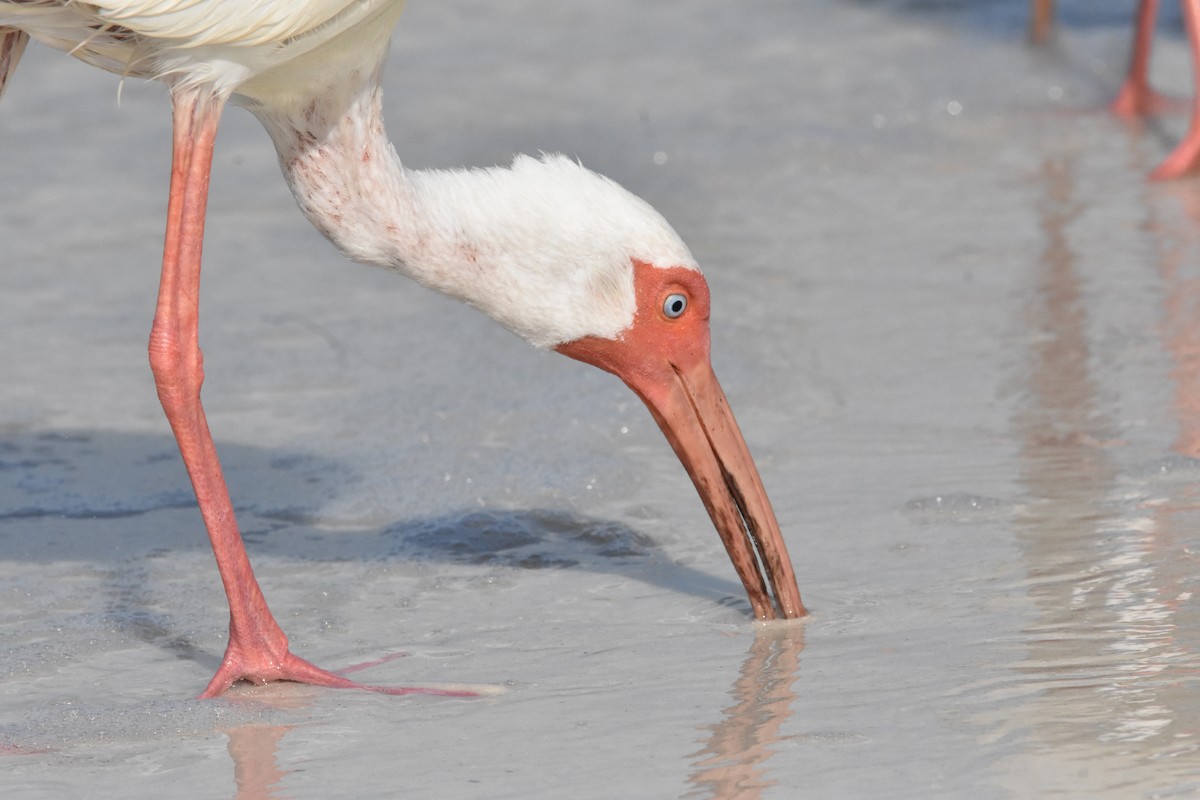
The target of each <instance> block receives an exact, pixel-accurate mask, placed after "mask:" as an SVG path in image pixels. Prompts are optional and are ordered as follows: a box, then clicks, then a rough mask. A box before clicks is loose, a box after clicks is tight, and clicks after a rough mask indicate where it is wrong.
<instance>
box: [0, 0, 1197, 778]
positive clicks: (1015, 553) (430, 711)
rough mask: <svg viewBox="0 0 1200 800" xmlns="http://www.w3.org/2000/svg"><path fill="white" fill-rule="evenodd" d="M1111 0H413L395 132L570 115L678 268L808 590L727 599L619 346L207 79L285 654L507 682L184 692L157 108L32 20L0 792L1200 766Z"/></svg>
mask: <svg viewBox="0 0 1200 800" xmlns="http://www.w3.org/2000/svg"><path fill="white" fill-rule="evenodd" d="M1132 5H1133V3H1132V1H1131V2H1129V3H1123V2H1120V3H1119V2H1115V0H1114V2H1090V1H1085V0H1075V1H1074V2H1072V1H1071V0H1061V1H1060V6H1061V7H1062V12H1063V15H1064V17H1065V18H1066V20H1067V22H1068V24H1067V26H1066V27H1065V28H1064V29H1063V30H1061V31H1060V33H1059V36H1058V40H1057V44H1056V45H1055V47H1054V48H1052V49H1050V50H1048V51H1034V50H1031V49H1029V48H1028V47H1026V46H1025V45H1024V41H1023V38H1022V36H1023V32H1022V29H1021V25H1022V20H1023V16H1022V15H1023V12H1024V3H1018V2H1012V3H1007V4H1006V3H1002V2H1000V1H999V0H994V1H992V2H979V3H966V2H949V1H947V2H919V3H913V2H901V1H900V0H895V1H894V2H865V1H864V2H855V3H833V2H823V3H788V2H763V3H757V4H755V5H754V7H753V10H752V11H750V12H746V11H743V10H741V9H742V7H740V6H739V7H737V8H735V7H734V6H733V5H732V4H727V3H725V4H718V3H707V2H705V3H702V4H700V5H699V6H696V7H695V11H694V12H693V13H691V14H689V15H686V19H683V18H681V17H682V16H684V15H681V14H680V13H679V11H678V10H677V9H673V8H672V9H669V10H668V8H667V7H664V8H662V9H658V8H644V7H643V4H634V3H617V4H612V3H610V4H606V5H605V6H604V8H603V9H601V8H599V7H592V6H589V7H587V8H584V7H578V8H574V7H572V8H567V9H563V10H556V11H553V12H547V11H546V9H545V8H544V7H543V4H535V3H533V2H521V3H517V4H506V5H505V7H504V8H503V10H500V9H498V8H497V7H496V6H495V4H485V3H479V2H456V3H449V4H433V3H428V2H415V1H414V2H413V3H412V4H411V7H410V8H409V9H408V10H407V11H406V16H405V19H404V20H403V22H402V26H401V29H400V34H399V36H398V38H397V40H396V43H395V46H394V48H393V54H392V58H391V60H390V62H389V75H388V78H387V86H388V94H387V115H388V118H389V121H390V128H391V133H392V137H393V139H394V141H395V142H396V145H397V149H398V150H399V152H400V153H401V155H402V156H403V157H404V158H405V159H406V160H407V161H408V162H409V163H410V164H411V165H412V166H419V167H426V166H435V167H443V166H453V165H457V164H462V163H471V164H490V163H497V162H504V161H506V160H507V159H509V158H510V156H511V154H512V153H514V152H518V151H526V152H535V151H538V150H546V151H553V150H562V151H564V152H568V153H570V154H572V155H576V156H578V157H579V158H580V159H581V160H582V161H583V162H584V163H585V164H587V165H589V166H591V167H593V168H595V169H597V170H599V171H601V172H604V173H606V174H609V175H611V176H613V177H614V178H616V179H618V180H619V181H621V182H622V183H624V184H625V185H626V186H628V187H630V188H631V189H633V190H634V191H636V192H637V193H639V194H641V195H642V196H644V197H646V198H647V199H648V200H650V201H651V202H652V203H654V204H655V205H656V206H657V207H658V208H659V209H660V210H661V211H663V213H664V214H665V215H666V216H667V217H668V219H670V220H672V222H673V223H674V224H675V226H676V227H677V228H678V229H679V231H680V232H681V233H682V234H683V236H684V238H685V239H686V240H687V241H688V242H689V243H690V245H691V247H692V249H693V251H694V252H695V254H696V256H697V258H698V260H699V261H700V263H701V264H702V265H704V266H705V269H706V274H707V275H708V277H709V280H710V283H711V285H712V287H713V293H714V298H715V308H714V321H713V328H714V333H713V336H714V363H715V367H716V370H717V373H718V374H719V375H720V376H721V378H722V381H723V382H724V385H725V389H726V391H727V393H728V395H729V397H730V401H731V403H732V405H733V407H734V409H735V411H736V412H737V414H738V418H739V421H740V422H741V426H742V428H743V430H744V431H745V433H746V436H747V439H748V441H749V443H750V446H751V449H752V450H753V452H754V453H755V454H756V458H757V460H758V463H759V467H760V470H761V471H762V473H763V475H764V480H765V481H766V483H767V487H768V489H769V491H770V493H771V496H772V500H773V502H774V504H775V507H776V510H777V512H778V514H779V517H780V521H781V523H782V525H783V527H784V530H785V533H786V535H787V536H788V539H789V543H790V547H791V550H792V555H793V557H794V559H795V562H796V567H797V572H798V575H799V578H800V585H801V590H802V592H803V593H804V596H805V600H806V602H807V603H808V604H809V606H810V608H811V610H812V612H813V614H812V617H811V618H810V619H808V620H807V621H805V622H804V623H802V624H798V625H755V624H753V623H751V622H750V621H749V616H748V605H747V603H746V601H745V599H744V598H743V597H742V595H741V589H740V587H739V585H738V584H737V582H736V579H735V577H734V575H733V573H732V570H731V569H730V567H729V565H728V563H727V560H726V558H725V556H724V552H723V550H722V549H721V547H720V544H719V542H718V540H717V537H716V536H715V535H714V534H713V533H712V531H711V528H710V525H709V523H708V521H707V519H706V517H705V515H704V511H703V508H702V506H701V505H700V503H699V502H698V500H697V498H696V497H695V494H694V491H693V489H692V488H691V486H690V483H689V481H688V479H687V476H686V475H685V474H684V473H683V471H682V470H681V469H680V468H679V466H678V464H677V463H676V462H675V460H674V458H673V456H672V454H671V452H670V450H669V448H668V447H667V446H666V444H665V442H664V441H662V439H661V436H660V435H659V434H658V432H657V430H656V429H655V427H654V425H653V422H652V421H651V420H650V419H649V417H648V415H647V414H646V413H645V411H644V410H643V409H642V407H641V405H640V403H639V402H638V401H637V399H636V398H635V397H633V396H632V395H630V394H629V393H628V392H627V391H626V390H625V389H623V387H621V386H620V385H619V384H618V382H616V381H615V380H613V379H612V378H610V377H609V376H606V375H603V374H601V373H599V372H596V371H594V370H589V369H587V368H584V367H581V366H579V365H576V364H572V363H570V362H568V361H567V360H566V359H561V358H558V357H557V356H553V355H548V354H540V353H535V352H532V351H530V350H529V349H528V348H527V347H526V346H524V345H523V344H522V343H521V342H519V341H517V340H516V339H515V338H514V337H511V336H509V335H507V334H504V333H502V332H501V331H499V330H498V329H497V328H496V326H494V325H493V324H492V323H490V322H488V321H487V320H486V319H483V318H481V317H479V316H478V315H476V314H475V313H474V312H472V311H470V310H469V309H465V308H461V307H459V306H457V305H456V304H454V303H452V302H450V301H447V300H444V299H442V298H439V297H436V296H433V295H431V294H430V293H428V292H425V291H424V290H421V289H418V288H417V287H415V286H413V285H411V284H409V283H406V282H404V281H402V280H397V279H396V278H395V277H393V276H391V275H388V274H385V273H383V272H379V271H374V270H370V269H367V268H363V267H357V266H353V265H348V264H345V263H342V262H341V261H340V260H339V258H338V257H337V256H336V255H335V254H333V253H332V251H331V249H330V248H329V247H328V245H327V244H325V243H324V242H323V241H322V240H321V239H320V238H319V236H318V235H317V234H316V233H315V232H313V231H311V230H310V229H309V228H308V227H307V223H306V222H305V221H304V220H303V219H302V218H301V216H300V215H299V214H298V213H297V212H296V210H295V208H294V204H293V203H292V201H291V198H290V197H289V196H288V193H287V190H286V188H285V187H284V185H283V182H282V181H281V180H280V179H279V177H278V174H277V172H278V171H277V167H276V165H275V160H274V154H273V152H272V151H271V149H270V145H269V142H268V141H267V139H266V137H265V136H264V135H263V133H262V132H261V130H259V129H258V127H257V123H255V122H254V120H253V119H251V118H250V117H249V116H248V115H246V114H244V113H240V112H232V113H230V114H229V115H228V117H227V120H226V123H225V128H224V130H223V132H222V137H221V140H220V141H219V142H218V155H217V163H216V165H215V169H214V179H213V196H212V199H211V203H210V207H211V213H210V227H209V234H208V238H207V240H206V276H205V293H206V296H205V305H204V321H203V331H202V335H203V337H204V346H205V351H206V370H207V375H208V378H207V381H206V385H205V398H206V405H207V408H208V411H209V417H210V422H211V423H212V427H213V429H214V431H215V432H216V435H217V438H218V445H219V447H220V449H221V452H222V456H223V459H224V461H225V465H226V471H227V474H228V477H229V480H230V483H231V486H232V490H233V494H234V498H235V503H236V504H237V506H238V509H239V512H240V514H241V519H242V525H243V529H244V530H245V535H246V539H247V542H248V546H249V548H250V550H251V554H252V558H253V559H254V561H255V564H256V568H257V569H258V571H259V573H260V578H261V580H262V582H263V584H264V588H265V590H266V593H267V596H268V598H269V599H270V601H271V603H272V606H273V608H274V610H275V612H276V614H277V615H278V616H279V618H280V620H281V621H282V623H283V625H284V627H285V628H286V629H287V630H288V632H289V634H290V636H291V637H292V642H293V645H294V647H295V649H296V650H297V651H298V652H299V653H300V654H302V655H304V656H305V657H308V658H311V659H313V660H314V661H316V662H318V663H320V664H322V665H325V666H329V667H334V668H341V667H346V666H350V665H354V664H360V663H364V662H374V661H377V660H381V659H385V661H384V662H383V663H380V664H378V665H376V666H373V667H370V668H368V669H365V670H363V671H361V672H359V673H355V677H357V678H360V679H362V680H364V681H368V682H371V683H376V684H383V685H408V684H414V685H428V684H433V683H455V684H483V685H486V686H490V687H498V688H499V689H502V690H503V692H502V693H501V694H497V695H494V696H488V697H486V698H481V699H476V700H452V699H443V698H429V697H415V698H391V697H382V696H379V695H375V694H368V693H359V692H335V691H318V690H313V689H309V688H306V687H300V686H291V685H278V686H271V687H267V688H262V689H255V688H238V689H236V690H234V691H232V692H230V693H229V694H228V695H227V696H226V697H225V698H223V699H221V700H218V701H211V702H198V701H195V700H192V699H190V698H191V697H192V696H193V695H194V694H196V693H197V692H199V691H200V690H201V689H202V688H203V686H204V684H205V682H206V681H207V679H208V677H209V675H210V674H211V672H212V671H213V670H214V669H215V667H216V664H217V661H218V659H219V656H220V654H221V652H222V650H223V647H224V636H225V630H224V624H225V621H226V611H225V606H224V598H223V596H222V594H221V591H220V587H219V583H218V581H217V578H216V571H215V569H214V568H213V566H212V563H211V555H210V554H209V552H208V549H207V544H206V541H205V538H204V536H203V533H202V530H201V527H200V521H199V516H198V514H197V513H196V511H195V509H194V508H193V505H192V501H191V499H190V494H189V490H188V487H187V483H186V478H185V476H184V474H183V471H182V468H181V466H180V465H179V464H178V458H177V456H176V455H175V451H174V445H173V443H172V442H171V440H170V437H169V434H168V431H167V428H166V425H165V423H164V422H163V421H162V420H161V411H160V410H159V408H158V405H157V401H156V399H155V395H154V390H153V387H152V384H151V381H150V376H149V370H148V369H147V368H146V365H145V349H144V346H145V338H146V333H147V330H148V324H149V319H150V315H151V309H152V307H153V300H154V294H155V288H156V287H155V277H156V269H157V261H158V258H159V255H160V253H159V248H160V247H161V242H160V236H161V226H162V208H161V206H162V201H163V200H164V199H165V195H166V172H167V164H168V157H169V152H168V151H169V142H170V138H169V130H168V124H169V115H168V113H167V106H166V102H165V98H164V97H163V93H162V91H161V90H160V89H158V88H157V87H153V86H147V85H143V84H138V83H135V82H129V83H127V84H126V85H125V86H124V88H123V90H122V95H121V99H120V102H119V103H118V102H117V92H116V86H117V82H116V80H115V79H113V78H111V77H110V76H106V75H103V74H101V73H99V72H94V71H91V70H89V69H87V68H85V67H82V66H80V65H77V64H75V63H74V62H72V61H71V60H70V59H67V58H64V57H62V56H60V55H58V54H54V53H48V52H45V51H44V50H40V49H37V48H31V52H30V53H29V54H28V55H27V57H26V62H23V63H22V65H21V68H20V70H19V71H18V73H17V77H16V80H14V82H13V84H12V86H11V87H10V91H9V94H8V95H7V96H6V97H5V98H4V102H3V104H0V150H2V151H3V152H4V153H5V154H7V155H6V156H5V157H2V158H0V182H2V184H3V185H4V186H6V187H20V192H19V193H13V192H10V193H8V198H7V199H6V200H5V201H3V202H2V203H0V241H3V242H4V251H5V257H4V261H5V265H4V270H3V271H2V272H0V341H2V342H4V347H3V350H0V370H2V373H0V374H3V375H4V376H5V380H4V381H3V382H0V553H2V554H3V559H2V560H0V576H2V577H0V592H2V593H3V602H2V603H0V748H2V749H3V750H5V751H6V753H5V754H3V755H0V758H3V760H4V769H2V770H0V792H3V794H4V796H5V797H6V798H27V797H28V798H33V797H48V796H79V795H82V794H86V795H87V796H88V797H96V798H105V797H122V798H124V797H143V796H144V797H159V796H164V795H167V796H171V797H181V798H186V797H214V796H230V797H240V798H325V797H331V796H352V797H391V796H396V795H398V794H401V793H408V794H411V795H414V796H418V797H420V796H436V797H453V798H459V797H461V798H468V797H489V798H492V797H518V796H519V797H528V796H547V797H551V796H553V797H558V796H563V795H564V794H566V793H568V792H570V793H571V794H572V796H578V797H597V798H600V797H614V796H630V797H696V798H711V797H741V798H757V797H763V798H775V797H777V798H783V797H789V798H790V797H797V796H800V797H808V796H812V797H879V796H884V797H894V798H907V797H912V798H968V797H969V798H1023V797H1039V796H1046V795H1054V796H1063V797H1088V798H1093V797H1100V798H1128V797H1180V796H1194V795H1197V794H1200V605H1198V600H1197V597H1196V596H1195V595H1196V593H1197V591H1198V589H1200V532H1198V527H1197V526H1198V524H1200V460H1198V459H1200V366H1198V364H1200V361H1198V359H1200V326H1198V325H1197V323H1196V322H1195V320H1196V319H1200V316H1198V315H1197V311H1200V308H1198V306H1200V266H1198V265H1200V258H1198V256H1200V183H1197V182H1196V181H1194V180H1189V181H1181V182H1177V183H1174V184H1169V185H1151V184H1148V183H1146V182H1145V181H1144V180H1143V175H1144V174H1145V173H1146V172H1147V171H1148V170H1149V169H1150V168H1152V167H1153V166H1154V164H1155V163H1156V162H1157V160H1158V159H1160V158H1161V157H1162V156H1163V155H1165V153H1166V152H1167V150H1168V149H1169V147H1170V145H1171V144H1172V143H1173V142H1174V141H1175V140H1176V139H1177V138H1178V136H1179V135H1180V134H1181V132H1182V130H1183V128H1184V126H1185V125H1186V117H1185V116H1183V115H1180V116H1168V117H1165V118H1163V119H1161V120H1156V121H1154V122H1152V123H1148V124H1146V125H1142V126H1126V125H1123V124H1121V123H1118V122H1116V121H1114V120H1112V119H1111V118H1109V117H1108V116H1107V115H1106V114H1104V113H1103V104H1104V103H1105V102H1106V100H1107V99H1108V98H1109V97H1110V96H1111V94H1112V93H1113V91H1114V90H1115V88H1116V86H1117V84H1118V83H1119V81H1120V78H1121V73H1122V69H1123V64H1124V60H1125V58H1126V51H1127V44H1128V41H1127V40H1128V35H1129V31H1128V29H1127V24H1126V21H1125V14H1126V12H1127V11H1128V12H1130V13H1131V8H1132ZM1165 5H1167V6H1170V5H1171V4H1169V3H1168V4H1165ZM1126 6H1128V7H1129V8H1128V9H1126ZM1170 15H1174V16H1172V17H1171V18H1172V19H1174V20H1176V21H1177V19H1178V17H1177V14H1176V12H1174V11H1173V10H1171V11H1170ZM1170 26H1171V21H1170V20H1168V23H1167V24H1166V29H1165V30H1164V32H1163V34H1164V35H1163V36H1162V37H1161V38H1160V42H1159V47H1158V50H1157V55H1156V62H1155V76H1156V80H1157V82H1158V83H1159V85H1160V86H1161V87H1162V88H1164V89H1167V90H1170V91H1174V92H1176V93H1179V94H1186V93H1187V92H1188V91H1189V90H1190V87H1189V86H1188V84H1187V75H1188V57H1187V52H1186V50H1185V49H1184V47H1183V43H1182V41H1181V40H1180V38H1179V36H1178V33H1177V31H1172V30H1171V29H1170ZM548 76H550V77H548ZM551 78H552V79H551ZM400 655H402V657H395V658H392V657H393V656H400Z"/></svg>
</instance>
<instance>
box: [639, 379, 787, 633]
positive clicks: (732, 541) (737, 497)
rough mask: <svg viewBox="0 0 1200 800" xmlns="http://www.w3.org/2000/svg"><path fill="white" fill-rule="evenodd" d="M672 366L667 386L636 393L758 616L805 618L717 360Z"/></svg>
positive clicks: (777, 525) (760, 480)
mask: <svg viewBox="0 0 1200 800" xmlns="http://www.w3.org/2000/svg"><path fill="white" fill-rule="evenodd" d="M674 372H675V374H674V380H673V381H672V382H671V383H670V386H669V387H663V386H660V387H658V389H659V390H658V391H655V392H653V396H647V395H646V394H642V393H641V392H639V394H640V395H641V396H642V399H643V401H644V402H645V403H646V406H647V407H648V408H649V409H650V413H651V414H652V415H653V416H654V419H655V421H656V422H657V423H658V426H659V427H660V428H661V429H662V432H663V433H664V434H665V435H666V437H667V440H668V441H670V443H671V447H672V448H673V449H674V450H675V454H676V455H677V456H679V460H680V461H682V462H683V466H684V468H685V469H686V470H687V472H688V474H689V475H690V476H691V478H692V482H693V483H694V484H695V485H696V490H697V491H698V492H699V493H700V498H701V499H702V500H703V501H704V507H705V508H707V509H708V514H709V516H710V517H712V521H713V524H714V525H715V526H716V528H717V533H719V534H720V536H721V541H722V542H724V544H725V549H726V550H727V551H728V553H729V558H730V560H732V561H733V566H734V569H735V570H737V574H738V577H739V578H741V580H742V584H743V585H744V586H745V587H746V593H747V595H749V598H750V605H751V606H752V607H753V609H754V615H755V616H756V617H758V618H759V619H764V620H765V619H778V618H781V617H782V618H784V619H794V618H796V617H802V616H804V615H805V613H806V612H805V610H804V605H803V603H801V602H800V589H799V588H798V587H797V586H796V575H795V573H794V572H793V570H792V562H791V559H790V558H789V557H788V552H787V546H786V545H785V544H784V542H783V534H782V533H780V531H779V523H778V522H777V521H776V519H775V512H774V511H772V509H771V501H770V500H768V499H767V493H766V490H765V489H764V488H763V485H762V479H761V478H759V475H758V469H757V468H756V467H755V466H754V459H752V458H751V457H750V451H749V449H747V447H746V441H745V439H743V438H742V432H741V430H740V429H739V428H738V425H737V420H735V419H734V417H733V412H732V411H730V409H729V401H728V400H726V399H725V392H724V391H722V390H721V384H720V383H718V382H717V376H716V375H715V374H714V373H713V370H712V366H711V365H710V364H709V363H708V360H707V359H703V360H700V361H699V363H697V364H696V365H695V366H693V367H690V368H688V369H686V370H685V369H681V368H680V367H678V366H676V367H675V368H674ZM764 571H765V573H766V577H765V578H764V576H763V573H764ZM768 585H769V587H770V590H769V591H768ZM772 595H773V596H774V601H772Z"/></svg>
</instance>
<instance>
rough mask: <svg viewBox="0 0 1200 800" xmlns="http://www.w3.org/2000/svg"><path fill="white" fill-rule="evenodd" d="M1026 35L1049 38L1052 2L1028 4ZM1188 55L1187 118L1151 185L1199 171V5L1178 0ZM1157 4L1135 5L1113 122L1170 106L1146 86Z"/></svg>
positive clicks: (1141, 1)
mask: <svg viewBox="0 0 1200 800" xmlns="http://www.w3.org/2000/svg"><path fill="white" fill-rule="evenodd" d="M1031 2H1032V9H1033V14H1032V18H1031V22H1030V36H1031V38H1032V39H1033V40H1034V41H1035V42H1043V41H1045V40H1047V39H1048V38H1049V30H1050V21H1051V20H1052V18H1053V15H1054V0H1031ZM1179 5H1180V6H1181V7H1182V9H1183V20H1184V27H1185V28H1186V29H1187V37H1188V46H1189V49H1190V50H1191V54H1192V85H1193V96H1192V118H1191V122H1190V123H1189V124H1188V129H1187V132H1186V133H1185V134H1184V136H1183V139H1181V140H1180V141H1179V144H1177V145H1175V149H1174V150H1172V151H1171V152H1170V154H1169V155H1168V156H1167V157H1166V158H1165V159H1163V162H1162V163H1161V164H1159V165H1158V166H1157V167H1155V168H1154V170H1153V171H1152V172H1151V173H1150V178H1151V179H1152V180H1171V179H1173V178H1181V177H1183V176H1184V175H1189V174H1191V173H1194V172H1197V171H1200V0H1179ZM1156 16H1158V0H1138V6H1137V13H1136V15H1135V20H1134V33H1133V54H1132V55H1131V56H1130V58H1129V72H1128V74H1126V76H1125V80H1124V82H1123V83H1122V84H1121V88H1120V90H1119V91H1118V92H1117V96H1116V98H1114V99H1113V101H1112V104H1111V105H1110V106H1109V108H1110V109H1111V110H1112V112H1113V113H1114V114H1116V115H1117V116H1118V117H1123V118H1125V119H1134V118H1137V117H1144V116H1147V115H1149V114H1154V113H1157V112H1159V111H1163V110H1164V109H1167V108H1169V107H1171V106H1173V105H1175V103H1173V102H1172V101H1171V100H1169V99H1167V98H1165V97H1163V96H1162V95H1161V94H1159V93H1158V92H1156V91H1154V89H1152V88H1151V87H1150V49H1151V46H1152V44H1153V42H1154V19H1155V17H1156Z"/></svg>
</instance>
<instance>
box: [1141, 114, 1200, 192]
mask: <svg viewBox="0 0 1200 800" xmlns="http://www.w3.org/2000/svg"><path fill="white" fill-rule="evenodd" d="M1197 171H1200V126H1195V125H1193V128H1192V129H1191V130H1189V131H1188V133H1187V135H1186V136H1185V137H1184V138H1183V141H1181V142H1180V143H1179V144H1178V145H1177V146H1176V147H1175V149H1174V150H1172V151H1171V154H1170V155H1169V156H1167V157H1166V159H1165V160H1163V162H1162V163H1161V164H1159V165H1158V167H1157V168H1155V170H1154V171H1153V172H1151V173H1150V179H1151V180H1155V181H1169V180H1172V179H1174V178H1182V177H1183V176H1184V175H1189V174H1192V173H1195V172H1197Z"/></svg>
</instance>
